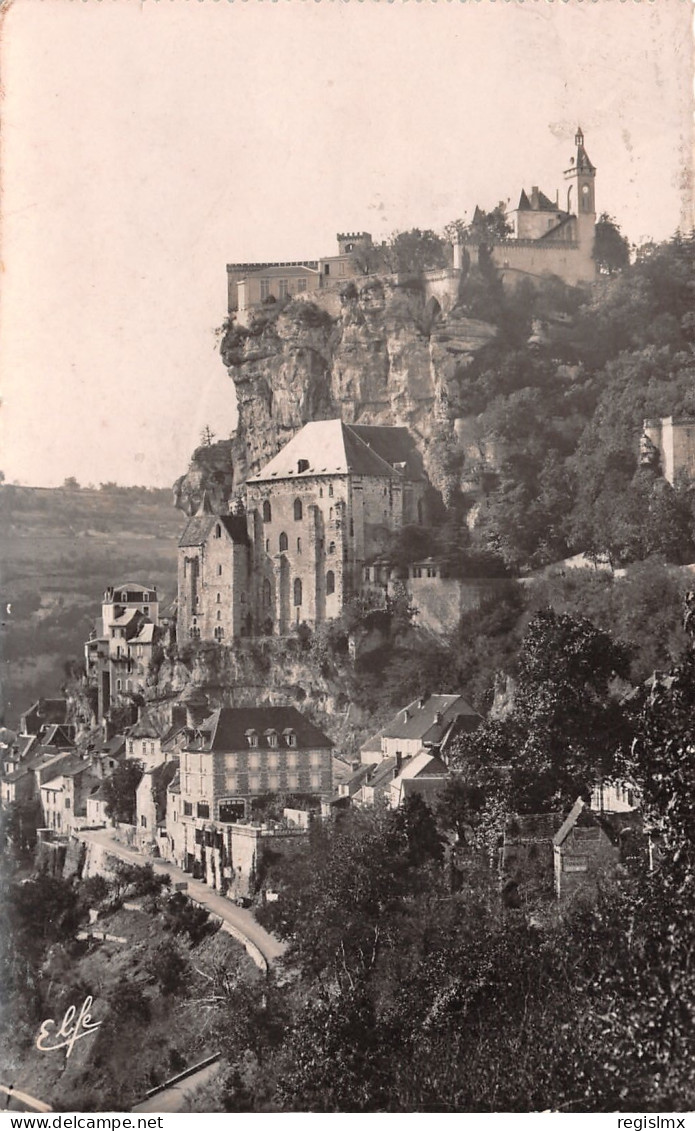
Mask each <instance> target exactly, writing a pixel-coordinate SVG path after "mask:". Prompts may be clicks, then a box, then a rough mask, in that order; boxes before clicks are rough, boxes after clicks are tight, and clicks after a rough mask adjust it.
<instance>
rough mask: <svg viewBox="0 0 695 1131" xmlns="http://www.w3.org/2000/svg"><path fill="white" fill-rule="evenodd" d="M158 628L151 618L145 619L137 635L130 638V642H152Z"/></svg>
mask: <svg viewBox="0 0 695 1131" xmlns="http://www.w3.org/2000/svg"><path fill="white" fill-rule="evenodd" d="M156 630H157V626H156V624H153V623H152V621H150V620H147V621H143V623H142V624H141V625H140V627H139V629H138V631H137V633H136V634H135V636H133V637H132V638H131V639H130V641H129V643H130V644H151V643H152V642H153V640H154V637H155V632H156Z"/></svg>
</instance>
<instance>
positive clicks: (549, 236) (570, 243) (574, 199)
mask: <svg viewBox="0 0 695 1131" xmlns="http://www.w3.org/2000/svg"><path fill="white" fill-rule="evenodd" d="M574 143H575V152H574V154H573V156H572V157H571V158H570V163H569V168H568V169H566V170H565V173H564V177H565V185H566V197H565V198H564V199H563V201H562V204H561V203H560V198H559V193H558V194H556V197H555V200H552V199H551V198H550V197H548V196H546V194H545V193H543V192H541V191H540V189H539V188H538V187H537V186H534V187H533V189H532V190H531V192H530V194H528V193H526V192H525V191H524V190H522V192H521V196H520V198H519V204H518V206H517V207H516V209H513V210H511V211H510V212H509V213H508V214H507V221H508V222H509V223H511V225H512V228H513V234H512V235H511V236H510V237H509V238H505V239H494V240H490V241H485V243H486V246H487V247H488V248H489V250H490V257H491V259H492V262H493V263H494V265H495V267H496V268H497V269H498V271H499V273H500V274H501V276H502V279H503V281H504V282H505V284H507V285H511V286H514V285H515V284H516V283H518V282H520V281H521V280H523V279H538V278H541V277H543V276H544V275H545V276H550V275H556V276H558V277H559V278H560V279H562V280H563V281H564V282H565V283H568V284H569V285H570V286H574V285H576V284H577V283H592V282H594V281H595V279H596V277H597V270H596V262H595V260H594V257H593V253H594V239H595V231H596V203H595V180H596V168H595V166H594V165H593V164H592V163H591V161H590V159H589V156H588V154H587V152H586V149H585V148H584V134H583V133H582V130H581V129H580V128H578V129H577V132H576V134H575V138H574ZM466 255H467V256H468V258H469V260H470V262H471V264H473V265H476V264H477V263H478V258H479V243H478V242H475V241H473V240H469V241H463V242H461V243H459V244H457V245H455V246H454V268H455V269H459V270H460V269H461V268H462V267H463V264H464V258H465V256H466Z"/></svg>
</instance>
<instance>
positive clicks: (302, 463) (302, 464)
mask: <svg viewBox="0 0 695 1131" xmlns="http://www.w3.org/2000/svg"><path fill="white" fill-rule="evenodd" d="M308 470H309V460H308V459H299V460H297V474H298V475H301V474H302V472H303V471H308Z"/></svg>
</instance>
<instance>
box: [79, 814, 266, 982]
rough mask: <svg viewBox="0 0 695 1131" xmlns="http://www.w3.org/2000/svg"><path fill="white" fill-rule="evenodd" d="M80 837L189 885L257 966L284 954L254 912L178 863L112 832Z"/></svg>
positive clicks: (84, 833)
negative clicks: (157, 856)
mask: <svg viewBox="0 0 695 1131" xmlns="http://www.w3.org/2000/svg"><path fill="white" fill-rule="evenodd" d="M76 835H77V836H78V837H79V839H80V840H81V841H83V842H84V843H85V844H98V845H100V846H101V847H102V848H103V849H105V850H106V851H107V852H108V853H109V854H110V855H111V856H117V857H119V858H120V859H121V860H127V861H128V862H129V863H130V864H151V865H152V867H153V868H154V870H155V872H157V873H159V874H160V875H161V874H166V875H168V876H171V882H172V884H186V892H187V894H188V895H189V896H190V897H191V899H193V900H195V902H196V903H199V904H201V906H202V907H205V908H206V909H207V910H208V911H210V912H211V913H212V914H213V915H215V916H216V917H217V918H218V919H221V920H222V929H223V930H226V931H227V933H228V934H231V935H233V937H234V938H236V939H238V940H239V942H240V943H241V944H242V946H245V947H246V949H247V951H248V953H249V955H250V957H251V958H252V959H253V961H254V962H255V963H256V965H257V966H260V967H261V968H264V969H267V967H268V966H269V965H270V964H271V963H272V962H274V961H275V960H276V959H277V958H279V957H280V955H282V954H283V953H284V951H285V944H284V943H282V942H280V941H279V940H278V939H276V938H275V937H274V936H273V935H271V934H269V933H268V931H266V930H264V929H263V927H262V926H261V925H260V923H257V922H256V920H255V919H254V917H253V915H252V914H251V912H250V911H247V910H246V909H245V908H244V907H237V905H236V904H235V903H232V902H231V901H230V900H229V899H226V898H225V897H224V896H223V895H220V894H219V892H216V891H214V890H213V889H212V888H209V887H208V886H207V884H204V883H202V881H201V880H194V879H192V878H191V876H190V875H189V874H188V873H187V872H184V871H182V870H181V868H177V867H176V865H175V864H170V863H169V862H168V861H167V860H157V859H153V858H152V857H151V856H144V855H143V854H142V853H141V852H137V851H136V850H135V849H134V848H128V846H127V845H125V844H121V842H120V841H118V840H116V839H115V838H114V837H113V836H112V835H111V833H110V831H109V830H108V829H91V830H89V831H86V830H85V831H80V832H78V833H77V834H76ZM259 958H260V961H259Z"/></svg>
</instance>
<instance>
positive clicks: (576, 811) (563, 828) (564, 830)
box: [553, 797, 598, 847]
mask: <svg viewBox="0 0 695 1131" xmlns="http://www.w3.org/2000/svg"><path fill="white" fill-rule="evenodd" d="M581 817H584V818H585V820H584V823H585V824H598V821H597V820H596V818H595V817H594V815H593V813H592V812H591V810H590V809H589V806H588V805H587V804H586V802H585V801H584V800H583V798H581V797H578V798H577V800H576V801H575V803H574V805H573V806H572V808H571V809H570V811H569V813H568V814H567V816H566V817H565V820H564V821H563V822H562V824H561V825H560V828H559V829H558V831H557V832H556V833H555V836H554V837H553V844H554V845H557V846H558V847H559V846H560V845H561V844H564V842H565V841H566V839H567V837H568V836H569V834H570V833H571V831H572V829H573V828H574V827H575V825H576V824H578V822H579V820H580V818H581Z"/></svg>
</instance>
